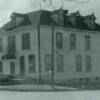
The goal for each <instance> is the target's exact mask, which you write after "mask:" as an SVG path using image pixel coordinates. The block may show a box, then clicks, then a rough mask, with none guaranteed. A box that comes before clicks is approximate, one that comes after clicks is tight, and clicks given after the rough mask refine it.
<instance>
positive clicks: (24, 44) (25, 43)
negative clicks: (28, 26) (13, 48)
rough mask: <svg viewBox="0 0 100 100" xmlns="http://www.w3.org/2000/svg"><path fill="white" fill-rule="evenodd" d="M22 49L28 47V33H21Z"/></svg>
mask: <svg viewBox="0 0 100 100" xmlns="http://www.w3.org/2000/svg"><path fill="white" fill-rule="evenodd" d="M22 49H23V50H27V49H30V33H24V34H22Z"/></svg>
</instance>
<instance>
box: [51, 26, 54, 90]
mask: <svg viewBox="0 0 100 100" xmlns="http://www.w3.org/2000/svg"><path fill="white" fill-rule="evenodd" d="M51 71H52V73H51V78H52V79H51V81H52V83H51V85H52V88H54V25H52V68H51Z"/></svg>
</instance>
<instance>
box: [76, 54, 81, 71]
mask: <svg viewBox="0 0 100 100" xmlns="http://www.w3.org/2000/svg"><path fill="white" fill-rule="evenodd" d="M76 72H82V60H81V56H80V55H77V56H76Z"/></svg>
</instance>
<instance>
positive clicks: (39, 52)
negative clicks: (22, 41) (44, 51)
mask: <svg viewBox="0 0 100 100" xmlns="http://www.w3.org/2000/svg"><path fill="white" fill-rule="evenodd" d="M38 58H39V83H41V51H40V26H39V25H38Z"/></svg>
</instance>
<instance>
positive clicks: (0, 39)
mask: <svg viewBox="0 0 100 100" xmlns="http://www.w3.org/2000/svg"><path fill="white" fill-rule="evenodd" d="M2 42H3V41H2V38H0V52H2Z"/></svg>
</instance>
